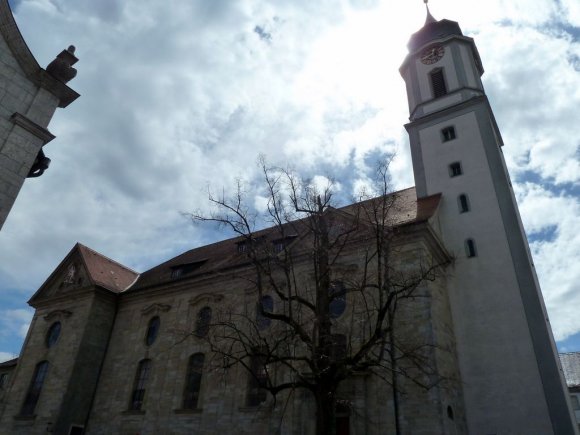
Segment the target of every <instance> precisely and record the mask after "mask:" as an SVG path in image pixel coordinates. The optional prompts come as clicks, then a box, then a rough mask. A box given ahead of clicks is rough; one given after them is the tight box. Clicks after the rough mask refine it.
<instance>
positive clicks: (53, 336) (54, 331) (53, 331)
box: [46, 322, 61, 348]
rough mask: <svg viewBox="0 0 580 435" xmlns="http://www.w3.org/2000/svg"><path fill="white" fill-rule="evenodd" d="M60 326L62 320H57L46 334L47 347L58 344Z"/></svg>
mask: <svg viewBox="0 0 580 435" xmlns="http://www.w3.org/2000/svg"><path fill="white" fill-rule="evenodd" d="M60 328H61V325H60V322H55V323H53V324H52V325H51V326H50V328H49V329H48V332H47V334H46V347H49V348H50V347H52V346H54V345H55V344H56V342H57V341H58V337H59V336H60Z"/></svg>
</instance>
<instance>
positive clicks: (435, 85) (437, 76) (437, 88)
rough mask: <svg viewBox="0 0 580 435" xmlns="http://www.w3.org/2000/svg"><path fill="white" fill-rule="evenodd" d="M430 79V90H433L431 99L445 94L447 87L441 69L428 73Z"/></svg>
mask: <svg viewBox="0 0 580 435" xmlns="http://www.w3.org/2000/svg"><path fill="white" fill-rule="evenodd" d="M429 76H430V77H431V88H432V89H433V98H439V97H442V96H443V95H446V94H447V85H446V84H445V76H444V75H443V69H442V68H437V69H435V70H433V71H431V72H430V73H429Z"/></svg>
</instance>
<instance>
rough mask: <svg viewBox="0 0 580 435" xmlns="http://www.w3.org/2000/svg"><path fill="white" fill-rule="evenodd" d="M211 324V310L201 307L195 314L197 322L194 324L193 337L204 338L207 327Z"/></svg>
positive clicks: (207, 330)
mask: <svg viewBox="0 0 580 435" xmlns="http://www.w3.org/2000/svg"><path fill="white" fill-rule="evenodd" d="M210 322H211V308H210V307H203V308H202V309H201V310H199V313H197V322H196V324H195V335H197V336H198V337H205V336H206V335H207V333H208V332H209V325H210Z"/></svg>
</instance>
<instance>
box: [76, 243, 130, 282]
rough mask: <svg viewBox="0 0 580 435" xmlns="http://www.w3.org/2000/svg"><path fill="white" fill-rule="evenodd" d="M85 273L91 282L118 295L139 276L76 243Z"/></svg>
mask: <svg viewBox="0 0 580 435" xmlns="http://www.w3.org/2000/svg"><path fill="white" fill-rule="evenodd" d="M77 246H78V249H79V252H80V254H81V257H82V258H83V261H84V263H85V266H86V268H87V273H88V274H89V276H90V278H91V279H92V280H93V282H94V283H95V284H97V285H100V286H101V287H104V288H106V289H107V290H111V291H112V292H115V293H119V292H122V291H123V290H125V289H127V287H129V286H130V285H131V284H133V282H134V281H135V279H136V278H137V276H139V274H138V273H137V272H135V271H133V270H131V269H129V268H127V267H125V266H123V265H122V264H120V263H117V262H116V261H113V260H111V259H110V258H107V257H105V256H104V255H101V254H99V253H98V252H96V251H93V250H92V249H91V248H88V247H86V246H84V245H82V244H80V243H77Z"/></svg>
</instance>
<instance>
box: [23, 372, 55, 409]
mask: <svg viewBox="0 0 580 435" xmlns="http://www.w3.org/2000/svg"><path fill="white" fill-rule="evenodd" d="M47 372H48V361H41V362H39V363H38V364H37V365H36V368H35V369H34V374H33V375H32V380H31V381H30V386H29V387H28V392H27V393H26V398H25V399H24V403H23V405H22V409H21V410H20V414H21V415H33V414H34V408H36V404H37V403H38V398H39V397H40V392H41V391H42V385H43V384H44V380H45V379H46V373H47Z"/></svg>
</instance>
